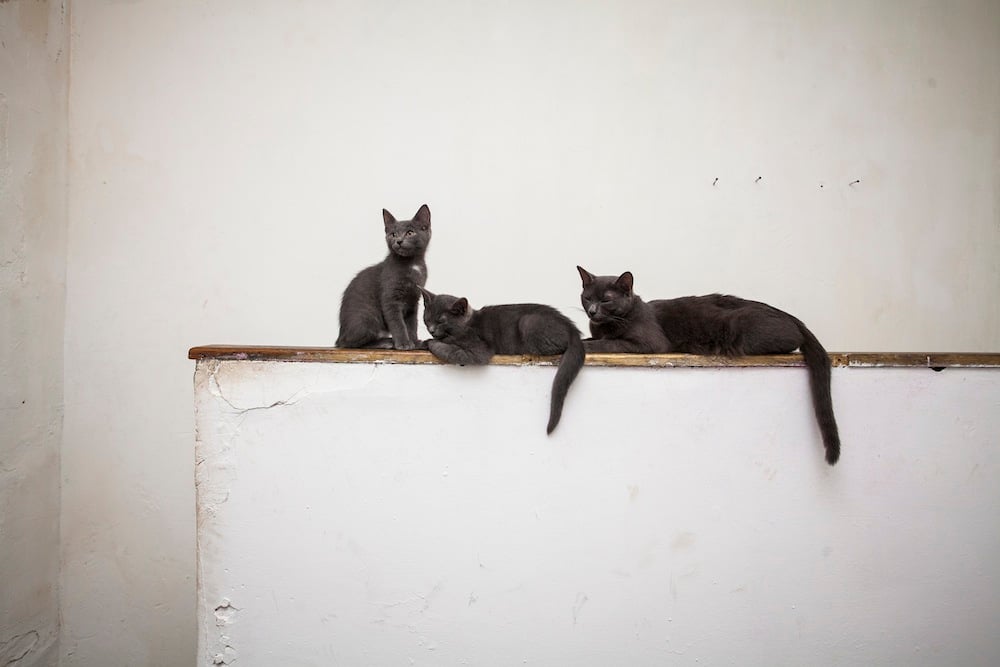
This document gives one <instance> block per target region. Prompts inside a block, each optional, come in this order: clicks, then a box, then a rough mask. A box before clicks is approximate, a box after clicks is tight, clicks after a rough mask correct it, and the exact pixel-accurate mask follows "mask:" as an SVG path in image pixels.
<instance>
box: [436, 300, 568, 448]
mask: <svg viewBox="0 0 1000 667" xmlns="http://www.w3.org/2000/svg"><path fill="white" fill-rule="evenodd" d="M420 292H421V294H423V297H424V324H425V325H427V331H429V332H430V334H431V336H433V337H434V340H430V341H428V342H427V348H428V349H429V350H430V351H431V354H433V355H434V356H435V357H437V358H438V359H441V360H443V361H447V362H448V363H451V364H461V365H465V364H470V365H482V364H486V363H489V361H490V358H491V357H493V355H494V354H539V355H552V354H561V355H562V360H561V361H560V362H559V370H557V371H556V377H555V379H554V380H553V381H552V398H551V402H550V406H549V423H548V426H547V427H546V432H547V433H552V431H553V429H555V427H556V425H558V424H559V418H560V417H561V416H562V409H563V402H564V401H565V400H566V392H568V391H569V386H570V384H572V383H573V380H574V378H576V375H577V373H579V372H580V368H581V367H582V366H583V360H584V352H583V343H582V341H581V340H580V330H579V329H577V328H576V325H575V324H573V322H572V321H571V320H570V319H569V318H568V317H566V316H565V315H563V314H562V313H560V312H559V311H558V310H556V309H555V308H552V307H551V306H544V305H541V304H537V303H520V304H511V305H500V306H485V307H483V308H481V309H479V310H475V309H473V308H472V307H470V306H469V301H468V299H466V298H464V297H461V298H460V297H456V296H451V295H450V294H433V293H431V292H428V291H427V290H425V289H424V288H422V287H421V288H420Z"/></svg>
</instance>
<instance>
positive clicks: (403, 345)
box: [392, 340, 416, 350]
mask: <svg viewBox="0 0 1000 667" xmlns="http://www.w3.org/2000/svg"><path fill="white" fill-rule="evenodd" d="M392 345H393V347H395V348H396V349H397V350H412V349H414V348H415V347H416V346H415V345H414V344H413V343H411V342H410V341H408V340H399V341H397V340H394V341H392Z"/></svg>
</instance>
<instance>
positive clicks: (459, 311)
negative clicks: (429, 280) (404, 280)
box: [420, 287, 472, 340]
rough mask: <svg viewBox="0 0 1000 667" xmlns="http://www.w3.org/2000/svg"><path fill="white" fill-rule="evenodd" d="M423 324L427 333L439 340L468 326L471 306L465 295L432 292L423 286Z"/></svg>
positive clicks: (421, 289)
mask: <svg viewBox="0 0 1000 667" xmlns="http://www.w3.org/2000/svg"><path fill="white" fill-rule="evenodd" d="M420 293H421V294H422V295H423V297H424V325H425V326H426V327H427V331H428V333H430V335H431V336H433V337H434V338H436V339H438V340H440V339H442V338H447V337H448V336H452V335H455V334H457V333H459V332H460V331H461V330H463V329H465V328H466V327H467V326H468V323H469V320H470V319H471V318H472V308H470V307H469V301H468V299H466V298H465V297H457V296H452V295H450V294H433V293H431V292H428V291H427V290H425V289H424V288H423V287H421V288H420Z"/></svg>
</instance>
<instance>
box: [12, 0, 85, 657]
mask: <svg viewBox="0 0 1000 667" xmlns="http://www.w3.org/2000/svg"><path fill="white" fill-rule="evenodd" d="M64 10H65V5H64V4H63V3H59V2H55V1H52V2H46V1H41V0H37V1H35V0H33V1H21V2H16V1H15V2H0V665H4V666H6V665H17V666H18V667H20V666H22V665H23V666H26V667H27V666H30V667H50V666H51V665H55V664H56V662H57V661H58V658H59V654H58V646H57V641H58V637H59V484H60V480H59V445H60V441H61V438H62V417H63V343H64V338H63V326H64V322H65V320H64V315H65V303H66V301H65V294H66V292H65V288H66V285H65V277H66V234H67V228H66V225H67V219H66V96H67V85H68V72H69V66H68V64H69V53H68V46H69V24H68V20H67V18H66V15H65V12H64Z"/></svg>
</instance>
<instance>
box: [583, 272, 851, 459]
mask: <svg viewBox="0 0 1000 667" xmlns="http://www.w3.org/2000/svg"><path fill="white" fill-rule="evenodd" d="M576 268H577V270H578V271H579V272H580V278H581V279H582V280H583V292H582V293H581V295H580V300H581V302H582V303H583V308H584V310H585V311H586V312H587V317H588V318H590V332H591V335H592V336H593V339H592V340H585V341H584V343H583V344H584V346H585V348H586V350H587V351H588V352H645V353H659V352H683V353H688V354H721V355H726V356H743V355H751V354H787V353H789V352H793V351H795V350H796V349H798V350H799V351H800V352H801V353H802V358H803V359H804V361H805V364H806V368H807V369H808V371H809V387H810V390H811V393H812V401H813V410H814V411H815V413H816V421H817V422H818V423H819V430H820V433H821V434H822V436H823V446H824V448H825V449H826V461H827V463H829V464H830V465H833V464H834V463H836V462H837V459H839V458H840V434H839V432H838V430H837V420H836V418H835V417H834V414H833V400H832V398H831V396H830V355H828V354H827V353H826V350H825V349H823V346H822V345H821V344H820V342H819V340H817V339H816V336H814V335H813V333H812V332H811V331H809V329H807V328H806V325H805V324H803V323H802V322H801V321H800V320H799V319H798V318H796V317H793V316H792V315H789V314H788V313H786V312H784V311H781V310H778V309H777V308H775V307H774V306H770V305H768V304H766V303H761V302H759V301H749V300H747V299H741V298H739V297H735V296H728V295H723V294H709V295H706V296H685V297H680V298H677V299H660V300H655V301H650V302H648V303H647V302H645V301H643V300H642V299H641V298H640V297H639V295H638V294H636V293H635V292H634V291H633V289H632V287H633V277H632V274H631V273H629V272H628V271H626V272H625V273H623V274H621V275H620V276H594V275H591V274H590V273H588V272H587V271H586V270H585V269H583V268H581V267H579V266H578V267H576ZM651 323H655V324H656V325H657V328H658V329H659V332H655V331H653V330H652V326H651Z"/></svg>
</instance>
